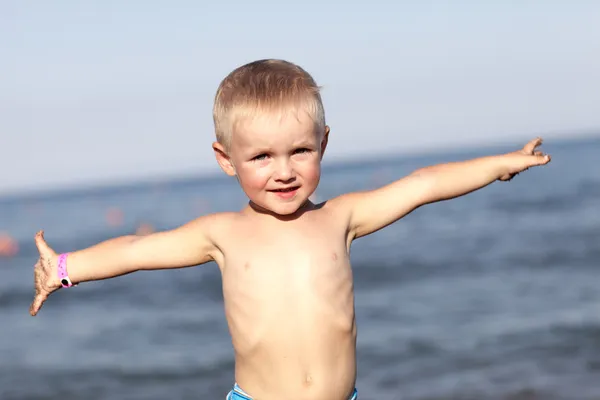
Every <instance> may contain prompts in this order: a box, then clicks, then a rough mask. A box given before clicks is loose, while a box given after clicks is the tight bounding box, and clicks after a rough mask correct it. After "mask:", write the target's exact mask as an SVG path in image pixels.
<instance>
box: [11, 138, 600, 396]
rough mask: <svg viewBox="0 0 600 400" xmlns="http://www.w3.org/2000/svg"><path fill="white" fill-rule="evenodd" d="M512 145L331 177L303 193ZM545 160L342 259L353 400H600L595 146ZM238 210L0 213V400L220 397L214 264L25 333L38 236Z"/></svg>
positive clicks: (183, 183)
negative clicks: (347, 275) (354, 350)
mask: <svg viewBox="0 0 600 400" xmlns="http://www.w3.org/2000/svg"><path fill="white" fill-rule="evenodd" d="M521 144H522V143H518V144H517V145H512V146H506V145H497V146H488V147H485V148H484V147H482V148H473V149H468V150H462V151H458V150H447V151H437V152H431V153H428V154H420V155H414V154H413V155H406V154H399V155H386V156H381V157H379V158H377V159H370V160H360V161H353V162H344V163H341V162H340V163H332V164H327V165H326V166H325V167H324V171H323V177H322V180H321V184H320V186H319V189H318V191H317V194H316V195H317V198H318V200H325V199H328V198H331V197H334V196H337V195H339V194H342V193H346V192H350V191H357V190H366V189H371V188H375V187H378V186H381V185H384V184H386V183H389V182H392V181H394V180H396V179H399V178H401V177H402V176H405V175H407V174H409V173H410V172H412V171H413V170H415V169H417V168H419V167H424V166H427V165H432V164H437V163H443V162H449V161H457V160H462V159H467V158H472V157H477V156H482V155H488V154H497V153H500V152H507V151H511V150H515V149H517V148H518V147H520V146H521ZM543 149H544V151H546V152H548V153H550V154H551V155H552V157H553V159H552V162H551V163H550V164H548V165H547V166H544V167H540V168H533V169H530V170H529V171H527V172H524V173H522V174H520V175H518V176H517V177H515V179H513V180H512V181H510V182H496V183H493V184H492V185H490V186H488V187H486V188H484V189H482V190H479V191H477V192H474V193H471V194H469V195H467V196H464V197H460V198H457V199H453V200H449V201H445V202H439V203H435V204H430V205H427V206H424V207H421V208H419V209H417V210H416V211H414V212H413V213H411V214H410V215H408V216H406V217H405V218H403V219H401V220H400V221H398V222H396V223H395V224H393V225H391V226H389V227H387V228H385V229H383V230H381V231H379V232H376V233H375V234H372V235H370V236H368V237H365V238H361V239H359V240H357V241H356V242H355V243H354V244H353V246H352V253H351V261H352V265H353V270H354V278H355V297H356V318H357V324H358V344H357V345H358V380H357V388H358V391H359V398H360V399H367V400H369V399H392V400H396V399H398V400H400V399H401V400H434V399H436V400H450V399H461V400H462V399H464V400H471V399H473V400H475V399H478V400H479V399H490V400H501V399H502V400H504V399H511V400H533V399H544V400H554V399H566V400H579V399H582V400H583V399H600V138H598V137H588V138H583V139H582V138H579V139H562V140H558V139H556V140H547V141H546V143H545V144H544V146H543ZM245 203H246V199H245V197H244V194H243V193H242V191H241V190H240V189H239V187H238V186H237V184H236V182H235V180H234V179H231V178H228V177H226V176H225V175H224V174H223V176H186V177H181V178H173V179H161V180H155V181H144V182H137V183H131V184H127V185H125V184H119V185H114V186H101V187H87V188H83V189H82V188H79V189H73V188H71V189H69V190H63V191H54V192H35V193H22V194H11V195H5V196H3V197H0V232H5V234H7V235H10V236H11V237H12V238H13V239H14V240H15V241H16V243H17V244H18V246H19V249H18V253H17V254H16V255H14V256H12V257H3V258H0V277H1V279H0V316H1V319H0V400H35V399H40V400H41V399H52V400H54V399H57V400H58V399H60V400H68V399H85V400H100V399H111V400H121V399H123V400H126V399H131V400H134V399H140V400H141V399H144V400H150V399H156V400H158V399H223V398H224V397H225V395H226V393H227V392H228V391H229V390H230V389H231V387H232V385H233V383H234V358H233V350H232V345H231V340H230V337H229V333H228V330H227V325H226V321H225V317H224V313H223V297H222V290H221V277H220V274H219V270H218V268H217V266H216V265H215V264H214V263H209V264H205V265H202V266H196V267H191V268H184V269H177V270H161V271H143V272H136V273H132V274H129V275H126V276H122V277H119V278H115V279H109V280H104V281H97V282H88V283H84V284H81V285H79V286H78V287H77V288H74V289H69V290H59V291H58V292H56V293H54V294H53V295H52V296H51V297H50V298H49V300H48V302H47V303H46V304H45V306H44V307H43V308H42V310H41V312H40V314H39V315H38V316H37V317H35V318H33V317H30V316H29V314H28V308H29V304H30V302H31V300H32V298H33V276H32V270H33V265H34V263H35V261H36V254H37V253H36V248H35V246H34V242H33V237H34V234H35V232H36V231H38V230H39V229H44V230H45V232H46V235H45V236H46V240H47V241H48V243H49V244H50V245H51V246H53V247H54V248H55V250H56V251H57V252H64V251H71V250H75V249H79V248H82V247H86V246H89V245H92V244H94V243H97V242H99V241H102V240H105V239H108V238H111V237H114V236H119V235H125V234H132V233H135V232H136V231H137V230H138V229H146V230H148V229H154V230H164V229H169V228H173V227H176V226H178V225H180V224H183V223H185V222H186V221H188V220H191V219H193V218H195V217H197V216H199V215H202V214H206V213H210V212H217V211H225V210H229V211H231V210H238V209H240V208H242V207H243V206H244V205H245ZM372 212H373V213H374V214H375V213H377V212H378V211H377V209H373V211H372ZM289 400H293V399H289Z"/></svg>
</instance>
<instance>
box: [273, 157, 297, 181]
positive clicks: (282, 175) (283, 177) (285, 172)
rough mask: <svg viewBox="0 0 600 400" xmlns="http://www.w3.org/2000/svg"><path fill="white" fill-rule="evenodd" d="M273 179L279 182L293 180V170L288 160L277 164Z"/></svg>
mask: <svg viewBox="0 0 600 400" xmlns="http://www.w3.org/2000/svg"><path fill="white" fill-rule="evenodd" d="M275 178H276V179H277V180H280V181H289V180H290V179H292V178H294V169H293V168H292V166H291V165H290V162H289V161H288V160H281V161H280V162H279V163H277V170H276V176H275Z"/></svg>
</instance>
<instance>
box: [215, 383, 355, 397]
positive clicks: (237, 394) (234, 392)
mask: <svg viewBox="0 0 600 400" xmlns="http://www.w3.org/2000/svg"><path fill="white" fill-rule="evenodd" d="M357 399H358V390H356V388H355V389H354V391H353V392H352V395H351V396H350V398H348V400H357ZM225 400H252V397H250V395H249V394H248V393H246V392H244V391H243V390H242V388H241V387H240V386H239V385H238V384H237V383H236V384H235V385H233V390H232V391H231V392H229V394H228V395H227V397H226V398H225Z"/></svg>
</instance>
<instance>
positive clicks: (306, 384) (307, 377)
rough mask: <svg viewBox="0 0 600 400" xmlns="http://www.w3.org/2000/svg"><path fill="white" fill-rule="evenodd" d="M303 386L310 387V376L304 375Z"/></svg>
mask: <svg viewBox="0 0 600 400" xmlns="http://www.w3.org/2000/svg"><path fill="white" fill-rule="evenodd" d="M304 385H305V386H310V385H312V376H310V374H306V376H305V377H304Z"/></svg>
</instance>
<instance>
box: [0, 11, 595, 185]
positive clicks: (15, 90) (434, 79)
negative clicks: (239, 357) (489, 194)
mask: <svg viewBox="0 0 600 400" xmlns="http://www.w3.org/2000/svg"><path fill="white" fill-rule="evenodd" d="M598 16H600V2H592V1H579V0H572V1H560V2H559V1H553V0H539V1H528V0H522V1H500V0H497V1H492V0H490V1H486V2H474V1H455V2H445V1H444V2H442V1H400V0H399V1H396V2H395V3H394V2H392V1H390V0H370V1H360V2H359V1H345V2H342V1H341V0H338V1H332V0H323V1H322V2H317V1H314V0H306V1H302V2H291V1H290V2H283V1H273V0H272V1H265V0H255V1H251V2H250V1H245V0H238V1H230V0H223V1H219V2H210V3H209V2H200V1H180V0H170V1H158V0H156V1H141V0H140V1H133V0H130V1H126V2H124V1H116V0H104V1H100V0H98V1H80V0H72V1H67V0H56V1H52V2H44V1H30V2H24V1H18V0H2V1H1V2H0V60H2V61H1V62H0V194H2V193H9V192H19V191H30V190H46V189H56V188H60V187H67V186H69V187H81V186H89V185H95V184H106V183H116V182H125V181H129V180H135V179H149V178H153V177H165V176H177V175H179V174H185V175H190V174H198V175H203V174H208V173H213V172H216V171H217V164H216V162H215V160H214V156H213V153H212V150H211V143H212V142H213V140H214V131H213V125H212V114H211V112H212V102H213V98H214V94H215V91H216V88H217V86H218V85H219V83H220V81H221V80H222V79H223V78H224V77H225V76H226V75H227V74H228V73H229V72H230V71H231V70H233V69H234V68H236V67H238V66H240V65H242V64H245V63H247V62H250V61H254V60H257V59H263V58H282V59H286V60H289V61H292V62H295V63H297V64H299V65H301V66H302V67H304V68H305V69H306V70H308V71H309V72H310V73H311V74H312V75H313V76H314V78H315V79H316V80H317V82H318V83H319V84H320V85H321V86H323V92H322V95H323V100H324V104H325V110H326V116H327V122H328V124H329V125H330V126H331V129H332V131H331V135H330V141H329V147H328V153H327V154H326V162H335V161H336V160H348V159H357V158H374V157H378V156H379V155H380V154H382V153H385V154H389V153H406V152H415V151H419V152H422V151H427V150H429V149H432V148H436V149H445V148H456V147H462V146H476V145H482V144H483V145H485V144H491V143H496V142H502V143H514V144H515V147H516V148H518V147H521V146H522V144H523V141H524V140H527V139H528V138H530V137H534V136H536V135H539V134H542V135H544V137H545V138H547V139H546V140H548V138H550V139H551V138H554V137H569V135H574V134H576V133H580V132H584V133H586V132H587V133H590V132H591V133H592V134H593V133H594V132H600V112H598V110H600V24H599V23H598Z"/></svg>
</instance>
